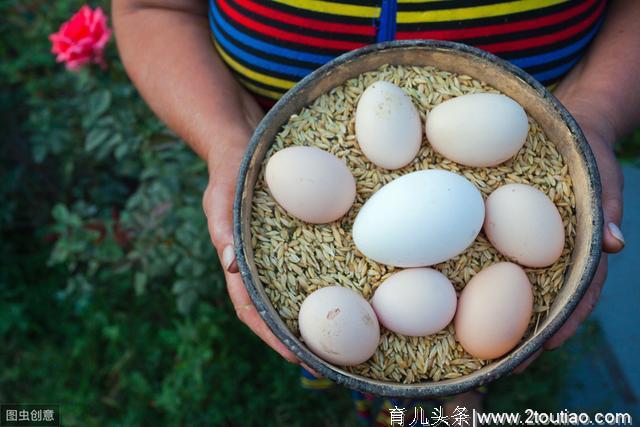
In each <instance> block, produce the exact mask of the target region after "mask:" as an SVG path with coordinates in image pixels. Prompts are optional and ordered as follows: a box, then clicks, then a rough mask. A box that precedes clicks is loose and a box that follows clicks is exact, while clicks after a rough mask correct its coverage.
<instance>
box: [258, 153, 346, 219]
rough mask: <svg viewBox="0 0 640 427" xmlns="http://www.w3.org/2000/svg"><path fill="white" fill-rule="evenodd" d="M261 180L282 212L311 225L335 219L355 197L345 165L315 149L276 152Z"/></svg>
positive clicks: (332, 156) (342, 213)
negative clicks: (264, 181)
mask: <svg viewBox="0 0 640 427" xmlns="http://www.w3.org/2000/svg"><path fill="white" fill-rule="evenodd" d="M265 180H266V183H267V186H268V187H269V191H270V192H271V195H272V196H273V198H274V199H275V200H276V201H277V202H278V204H279V205H280V206H282V208H283V209H284V210H286V211H287V212H288V213H289V214H291V215H293V216H295V217H296V218H299V219H301V220H303V221H306V222H309V223H312V224H323V223H327V222H332V221H335V220H337V219H339V218H340V217H342V216H343V215H344V214H345V213H347V211H348V210H349V209H350V208H351V206H352V205H353V201H354V199H355V196H356V182H355V179H354V178H353V175H352V174H351V172H350V171H349V169H348V168H347V165H346V164H345V163H344V162H343V161H342V160H340V159H339V158H337V157H336V156H334V155H333V154H331V153H328V152H326V151H323V150H321V149H319V148H316V147H303V146H298V147H288V148H285V149H283V150H280V151H278V152H277V153H275V154H274V155H273V156H272V157H271V158H270V159H269V161H268V163H267V166H266V171H265Z"/></svg>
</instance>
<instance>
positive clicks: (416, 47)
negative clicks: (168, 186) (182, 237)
mask: <svg viewBox="0 0 640 427" xmlns="http://www.w3.org/2000/svg"><path fill="white" fill-rule="evenodd" d="M384 64H395V65H419V66H427V65H431V66H435V67H437V68H439V69H441V70H446V71H452V72H456V73H461V74H467V75H470V76H472V77H474V78H476V79H478V80H481V81H484V82H486V83H488V84H490V85H491V86H493V87H495V88H497V89H498V90H500V91H501V92H502V93H504V94H506V95H508V96H510V97H511V98H513V99H515V100H516V101H518V102H519V103H520V105H522V106H523V107H524V108H525V110H526V111H527V113H529V114H530V115H531V116H532V117H533V118H534V119H535V120H536V121H537V122H538V123H539V124H540V126H541V127H542V128H543V129H544V132H545V133H546V134H547V136H548V137H549V138H550V139H551V140H552V141H553V142H554V143H555V144H556V146H557V147H558V149H559V151H560V152H561V154H562V156H563V157H564V160H565V162H566V163H567V164H568V166H569V173H570V175H571V178H572V180H573V184H574V194H575V199H576V214H577V230H576V240H575V249H574V251H573V254H572V259H571V266H570V267H569V269H568V271H567V272H566V275H565V283H564V285H563V286H562V288H561V289H560V292H559V293H558V295H557V297H556V299H555V301H554V303H553V305H552V306H551V308H550V310H549V313H548V315H547V316H546V318H545V320H544V321H543V322H542V324H541V325H539V327H538V331H537V332H536V333H535V334H534V335H532V336H530V337H529V338H527V339H526V340H525V341H523V342H522V343H520V345H518V347H516V348H515V349H514V350H512V351H511V352H510V353H509V354H508V355H506V356H505V357H503V358H501V359H499V360H496V361H495V362H492V363H490V364H488V365H487V366H485V367H483V368H481V369H479V370H477V371H475V372H473V373H471V374H469V375H465V376H462V377H460V378H456V379H450V380H443V381H438V382H420V383H414V384H400V383H394V382H386V381H378V380H373V379H370V378H366V377H363V376H360V375H354V374H352V373H350V372H347V371H345V370H343V369H341V368H340V367H337V366H334V365H332V364H330V363H327V362H325V361H324V360H322V359H320V358H319V357H317V356H316V355H314V354H313V353H312V352H311V351H310V350H309V349H308V348H307V347H306V346H305V345H304V344H303V343H302V342H300V340H299V339H298V338H297V337H296V336H295V335H294V334H293V333H291V331H290V330H289V328H287V326H286V324H285V323H284V322H283V321H282V320H281V319H280V317H279V316H278V313H277V311H276V310H275V309H274V307H273V306H272V305H271V302H270V301H269V298H268V297H267V294H266V293H265V290H264V288H263V285H262V283H261V282H260V279H259V277H258V271H257V268H256V264H255V262H254V260H253V248H252V246H251V230H250V220H251V203H252V196H253V189H254V186H255V183H256V180H257V177H258V174H259V172H260V168H261V166H262V161H263V159H264V157H265V153H266V152H267V150H268V149H269V147H270V146H271V144H272V143H273V141H274V140H275V136H276V134H277V133H278V132H279V131H280V129H281V127H282V126H283V125H284V124H285V123H286V122H287V121H288V119H289V116H291V115H292V114H294V113H297V112H299V111H300V110H301V109H302V108H303V107H305V106H306V105H309V104H310V103H311V102H312V101H313V100H314V99H316V98H317V97H319V96H320V95H322V94H323V93H325V92H328V91H330V90H331V89H332V88H334V87H336V86H339V85H341V84H342V83H344V82H345V81H347V80H348V79H351V78H353V77H356V76H358V75H359V74H361V73H364V72H367V71H372V70H376V69H377V68H378V67H380V66H381V65H384ZM233 213H234V239H235V244H236V255H237V261H238V266H239V269H240V273H241V274H242V279H243V281H244V284H245V286H246V288H247V291H248V292H249V295H250V296H251V299H252V300H253V303H254V304H255V306H256V308H257V310H258V312H259V313H260V315H261V316H262V318H263V319H264V321H265V322H266V323H267V325H268V326H269V328H270V329H271V330H272V331H273V333H274V334H275V335H276V336H277V337H278V338H279V339H280V340H281V341H282V342H283V343H284V344H285V345H286V346H287V347H288V348H289V349H290V350H291V351H292V352H293V353H295V354H296V355H297V356H298V358H299V359H300V360H301V361H302V362H304V363H305V364H307V365H308V366H310V367H311V368H313V369H314V370H316V371H317V372H318V373H320V374H322V375H323V376H325V377H328V378H330V379H331V380H333V381H335V382H337V383H339V384H343V385H345V386H346V387H349V388H351V389H357V390H360V391H364V392H369V393H373V394H376V395H382V396H391V397H436V396H447V395H453V394H457V393H461V392H464V391H467V390H470V389H473V388H475V387H478V386H480V385H483V384H487V383H489V382H491V381H493V380H495V379H497V378H499V377H501V376H502V375H505V374H507V373H509V372H511V371H512V370H513V369H514V368H515V367H517V366H518V365H519V364H520V363H521V362H523V361H525V360H526V359H527V358H528V357H529V356H531V355H532V354H533V353H535V352H536V350H538V349H539V348H540V347H541V346H542V344H543V343H544V342H545V341H546V340H547V339H548V338H549V337H551V335H552V334H553V333H554V332H556V331H557V330H558V329H559V328H560V326H562V324H563V323H564V322H565V321H566V320H567V318H568V317H569V315H570V314H571V313H572V312H573V310H574V309H575V308H576V306H577V304H578V301H580V298H581V297H582V296H583V294H584V293H585V291H586V290H587V288H588V286H589V283H590V282H591V279H592V278H593V276H594V273H595V271H596V267H597V266H598V261H599V259H600V246H601V243H602V242H601V240H602V221H603V219H602V218H603V217H602V208H601V203H600V179H599V176H598V170H597V168H596V162H595V159H594V157H593V154H592V153H591V150H590V148H589V145H588V144H587V142H586V140H585V137H584V135H583V134H582V131H581V130H580V128H579V127H578V125H577V123H576V121H575V120H574V119H573V117H572V116H571V115H570V114H569V113H568V112H567V110H566V109H565V108H564V107H563V106H562V105H561V104H560V103H559V102H558V100H557V99H556V98H555V97H554V96H553V95H552V94H551V93H549V91H547V89H545V88H544V87H543V86H542V85H541V84H540V83H538V82H537V81H536V80H535V79H534V78H533V77H531V76H530V75H529V74H527V73H525V72H524V71H522V70H521V69H519V68H517V67H515V66H513V65H511V64H509V63H508V62H505V61H503V60H501V59H499V58H497V57H496V56H494V55H491V54H489V53H487V52H484V51H482V50H479V49H475V48H472V47H469V46H466V45H463V44H458V43H452V42H443V41H432V40H419V41H415V40H411V41H392V42H387V43H381V44H376V45H371V46H367V47H365V48H362V49H358V50H355V51H352V52H349V53H346V54H344V55H342V56H340V57H338V58H336V59H335V60H333V61H331V62H330V63H328V64H326V65H324V66H323V67H321V68H319V69H318V70H316V71H315V72H313V73H311V74H310V75H309V76H307V77H306V78H304V79H303V80H302V81H300V82H299V83H298V84H297V85H296V86H295V87H294V88H292V89H291V90H289V91H288V92H287V93H286V94H285V95H284V96H283V97H282V99H280V101H279V102H278V103H277V104H276V105H275V106H274V107H273V108H272V109H271V110H270V111H269V113H268V114H267V115H266V116H265V117H264V119H263V120H262V122H261V123H260V125H259V126H258V127H257V129H256V131H255V133H254V134H253V137H252V138H251V142H250V144H249V148H248V149H247V152H246V154H245V157H244V160H243V162H242V166H241V168H240V173H239V177H238V183H237V189H236V197H235V203H234V212H233Z"/></svg>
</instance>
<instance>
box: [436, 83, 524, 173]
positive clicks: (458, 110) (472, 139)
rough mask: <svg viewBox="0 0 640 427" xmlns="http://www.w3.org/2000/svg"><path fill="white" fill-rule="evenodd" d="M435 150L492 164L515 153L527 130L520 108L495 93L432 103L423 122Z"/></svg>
mask: <svg viewBox="0 0 640 427" xmlns="http://www.w3.org/2000/svg"><path fill="white" fill-rule="evenodd" d="M425 130H426V134H427V139H428V140H429V143H430V144H431V146H432V147H433V148H434V150H436V151H437V152H438V153H440V154H442V155H443V156H444V157H446V158H447V159H449V160H453V161H454V162H457V163H460V164H463V165H467V166H477V167H485V166H495V165H498V164H500V163H502V162H504V161H505V160H508V159H510V158H511V157H513V156H515V155H516V153H517V152H518V150H520V149H521V148H522V146H523V145H524V143H525V141H526V139H527V132H528V131H529V122H528V120H527V114H526V113H525V111H524V109H523V108H522V107H521V106H520V104H518V103H517V102H516V101H514V100H513V99H511V98H509V97H508V96H505V95H500V94H495V93H476V94H469V95H462V96H458V97H456V98H452V99H449V100H447V101H445V102H443V103H441V104H439V105H437V106H436V107H434V108H433V109H432V110H431V111H430V112H429V115H428V116H427V121H426V124H425Z"/></svg>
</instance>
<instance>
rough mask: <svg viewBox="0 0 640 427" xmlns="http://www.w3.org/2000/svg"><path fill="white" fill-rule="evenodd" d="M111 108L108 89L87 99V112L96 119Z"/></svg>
mask: <svg viewBox="0 0 640 427" xmlns="http://www.w3.org/2000/svg"><path fill="white" fill-rule="evenodd" d="M109 106H111V92H109V90H108V89H103V90H101V91H98V92H95V93H93V94H92V95H91V97H90V98H89V111H90V112H91V113H92V114H94V115H95V116H96V117H97V116H99V115H101V114H102V113H104V112H105V111H107V109H108V108H109Z"/></svg>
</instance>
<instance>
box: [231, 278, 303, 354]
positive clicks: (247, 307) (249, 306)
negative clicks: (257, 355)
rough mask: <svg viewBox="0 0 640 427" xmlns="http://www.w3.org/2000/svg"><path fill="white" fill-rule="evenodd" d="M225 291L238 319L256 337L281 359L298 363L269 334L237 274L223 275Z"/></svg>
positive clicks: (269, 331)
mask: <svg viewBox="0 0 640 427" xmlns="http://www.w3.org/2000/svg"><path fill="white" fill-rule="evenodd" d="M225 278H226V281H227V290H228V292H229V296H230V297H231V301H232V302H233V306H234V308H235V310H236V314H237V315H238V318H239V319H240V320H241V321H242V322H244V323H245V324H246V325H247V326H248V327H249V328H250V329H251V330H252V331H253V332H254V333H255V334H256V335H258V336H259V337H260V338H261V339H262V340H263V341H264V342H265V343H266V344H267V345H268V346H269V347H271V348H272V349H274V350H275V351H277V352H278V353H279V354H280V355H281V356H282V357H284V358H285V359H287V360H288V361H289V362H291V363H299V361H298V359H297V358H296V356H295V354H293V353H292V352H291V351H290V350H289V349H288V348H287V347H285V345H284V344H283V343H282V342H280V340H279V339H278V338H277V337H276V336H275V335H274V334H273V332H271V330H270V329H269V327H268V326H267V324H266V323H265V322H264V320H262V318H261V317H260V314H258V311H257V310H256V308H255V306H254V305H253V303H252V302H251V298H250V297H249V294H248V293H247V290H246V289H245V287H244V284H243V283H242V278H241V277H240V275H239V274H238V273H235V274H232V273H228V272H227V273H225Z"/></svg>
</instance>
